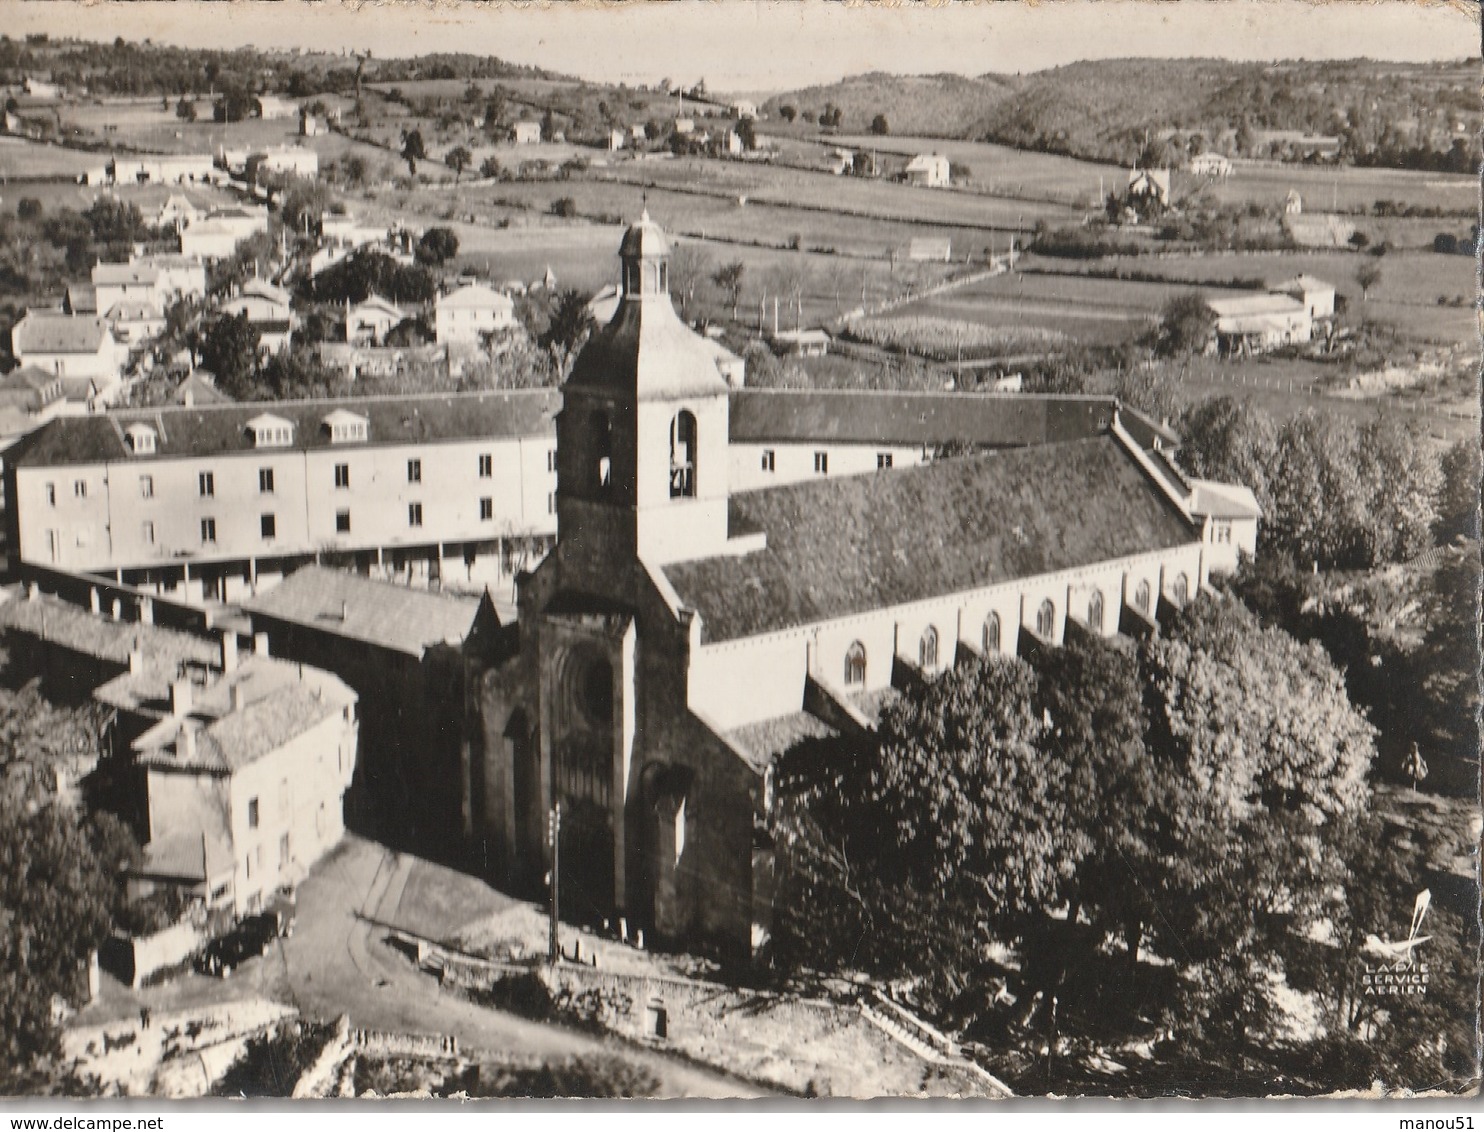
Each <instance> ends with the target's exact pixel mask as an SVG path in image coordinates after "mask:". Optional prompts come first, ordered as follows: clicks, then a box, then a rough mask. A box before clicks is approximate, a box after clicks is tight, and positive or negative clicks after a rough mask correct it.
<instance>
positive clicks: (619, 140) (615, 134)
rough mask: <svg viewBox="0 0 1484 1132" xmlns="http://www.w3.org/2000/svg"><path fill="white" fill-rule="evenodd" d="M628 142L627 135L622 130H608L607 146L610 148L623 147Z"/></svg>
mask: <svg viewBox="0 0 1484 1132" xmlns="http://www.w3.org/2000/svg"><path fill="white" fill-rule="evenodd" d="M628 144H629V135H628V134H626V133H624V132H623V131H622V130H609V131H608V148H609V149H610V150H617V149H623V148H624V146H626V145H628Z"/></svg>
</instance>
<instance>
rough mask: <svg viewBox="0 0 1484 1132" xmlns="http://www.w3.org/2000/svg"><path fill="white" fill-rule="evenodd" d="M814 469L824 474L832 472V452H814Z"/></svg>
mask: <svg viewBox="0 0 1484 1132" xmlns="http://www.w3.org/2000/svg"><path fill="white" fill-rule="evenodd" d="M814 470H815V471H816V472H818V473H819V474H820V475H822V476H827V475H829V474H830V454H829V453H828V452H816V453H814Z"/></svg>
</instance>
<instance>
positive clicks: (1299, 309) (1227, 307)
mask: <svg viewBox="0 0 1484 1132" xmlns="http://www.w3.org/2000/svg"><path fill="white" fill-rule="evenodd" d="M1206 306H1208V307H1210V308H1211V311H1212V313H1214V314H1215V315H1216V317H1217V318H1241V317H1243V316H1245V315H1264V314H1302V313H1303V312H1304V304H1303V303H1301V302H1299V301H1298V300H1297V299H1291V298H1289V297H1288V296H1287V295H1273V294H1267V295H1252V294H1247V295H1241V296H1238V297H1235V298H1230V299H1207V300H1206Z"/></svg>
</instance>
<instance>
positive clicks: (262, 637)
mask: <svg viewBox="0 0 1484 1132" xmlns="http://www.w3.org/2000/svg"><path fill="white" fill-rule="evenodd" d="M252 654H253V656H267V655H268V634H267V633H254V634H253V636H252Z"/></svg>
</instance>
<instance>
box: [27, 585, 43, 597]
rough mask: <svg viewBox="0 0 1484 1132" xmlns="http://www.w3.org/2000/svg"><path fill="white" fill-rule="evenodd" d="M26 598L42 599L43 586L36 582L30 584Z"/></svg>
mask: <svg viewBox="0 0 1484 1132" xmlns="http://www.w3.org/2000/svg"><path fill="white" fill-rule="evenodd" d="M26 600H27V601H40V600H41V587H40V586H38V585H37V584H36V583H35V582H32V583H31V584H30V585H29V586H27V587H26Z"/></svg>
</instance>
